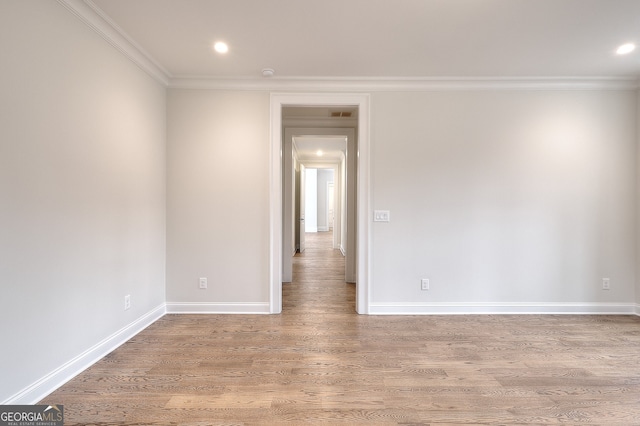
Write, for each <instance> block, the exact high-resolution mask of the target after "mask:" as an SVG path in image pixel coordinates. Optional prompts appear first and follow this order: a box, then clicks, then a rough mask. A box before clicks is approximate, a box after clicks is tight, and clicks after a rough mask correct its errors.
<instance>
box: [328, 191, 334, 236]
mask: <svg viewBox="0 0 640 426" xmlns="http://www.w3.org/2000/svg"><path fill="white" fill-rule="evenodd" d="M334 196H335V195H334V192H333V182H327V222H328V225H329V230H330V231H331V230H333V215H334V213H333V212H334V207H333V200H334Z"/></svg>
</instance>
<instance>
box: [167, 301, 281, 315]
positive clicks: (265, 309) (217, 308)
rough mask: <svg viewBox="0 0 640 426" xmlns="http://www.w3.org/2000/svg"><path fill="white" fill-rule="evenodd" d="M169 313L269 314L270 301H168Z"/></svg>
mask: <svg viewBox="0 0 640 426" xmlns="http://www.w3.org/2000/svg"><path fill="white" fill-rule="evenodd" d="M167 313H168V314H268V313H270V312H269V303H194V302H167Z"/></svg>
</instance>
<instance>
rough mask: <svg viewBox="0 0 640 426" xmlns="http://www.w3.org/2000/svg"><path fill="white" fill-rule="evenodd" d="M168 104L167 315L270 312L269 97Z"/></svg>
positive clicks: (175, 97)
mask: <svg viewBox="0 0 640 426" xmlns="http://www.w3.org/2000/svg"><path fill="white" fill-rule="evenodd" d="M167 103H168V106H167V108H168V113H167V116H168V123H169V125H168V130H167V158H168V163H167V173H168V183H167V198H168V200H167V302H168V310H169V311H180V312H184V311H190V312H213V311H215V312H226V311H235V312H237V311H243V312H245V311H247V312H255V311H258V312H268V301H269V94H268V93H266V92H223V91H206V90H200V91H198V90H169V93H168V98H167ZM199 277H207V278H208V289H207V290H201V289H199V288H198V278H199Z"/></svg>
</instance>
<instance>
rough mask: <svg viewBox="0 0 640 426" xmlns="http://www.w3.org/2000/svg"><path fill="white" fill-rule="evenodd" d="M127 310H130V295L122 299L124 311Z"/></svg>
mask: <svg viewBox="0 0 640 426" xmlns="http://www.w3.org/2000/svg"><path fill="white" fill-rule="evenodd" d="M129 308H131V295H130V294H127V295H126V296H125V297H124V310H125V311H126V310H128V309H129Z"/></svg>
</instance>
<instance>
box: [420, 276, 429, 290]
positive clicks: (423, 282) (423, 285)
mask: <svg viewBox="0 0 640 426" xmlns="http://www.w3.org/2000/svg"><path fill="white" fill-rule="evenodd" d="M420 288H421V289H422V290H429V279H428V278H423V279H422V280H421V281H420Z"/></svg>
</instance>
